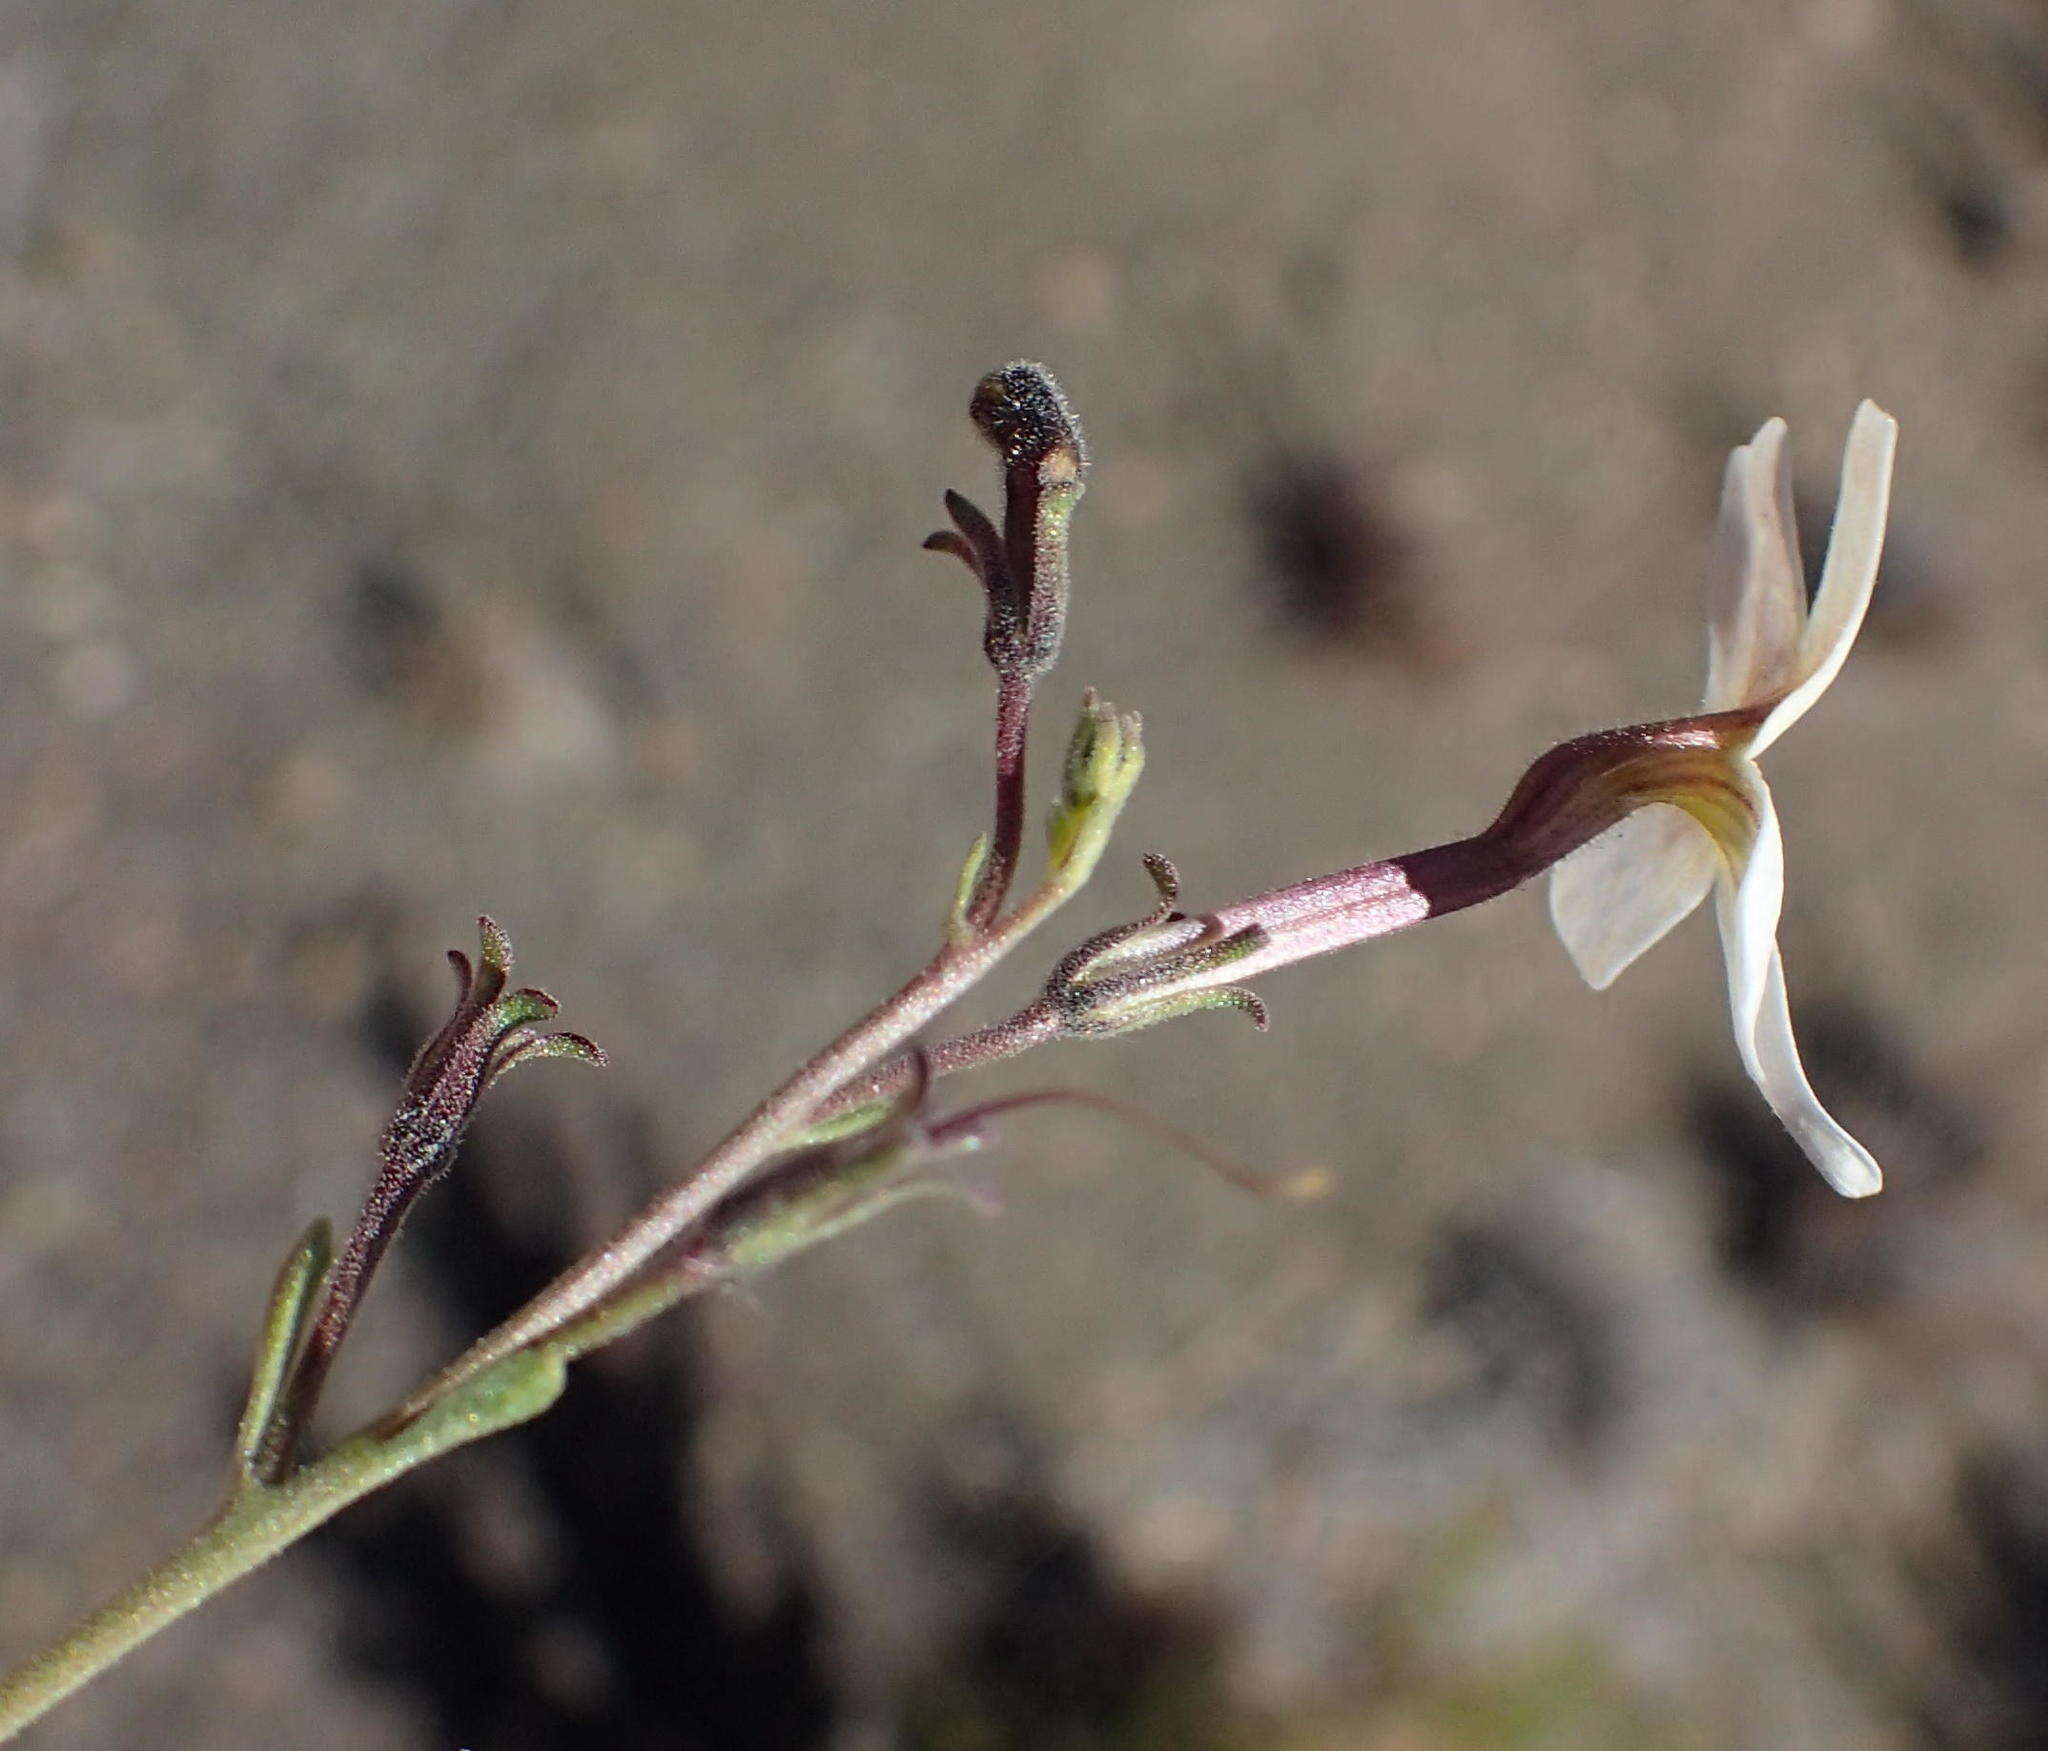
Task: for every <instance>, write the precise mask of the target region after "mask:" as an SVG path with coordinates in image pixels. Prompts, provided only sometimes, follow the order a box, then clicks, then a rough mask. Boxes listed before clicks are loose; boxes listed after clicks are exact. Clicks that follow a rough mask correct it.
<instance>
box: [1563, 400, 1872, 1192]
mask: <svg viewBox="0 0 2048 1751" xmlns="http://www.w3.org/2000/svg"><path fill="white" fill-rule="evenodd" d="M1897 439H1898V425H1897V422H1896V421H1894V420H1893V419H1892V418H1891V416H1890V415H1889V414H1886V413H1884V412H1882V411H1881V410H1880V409H1878V408H1877V407H1876V406H1875V405H1873V404H1872V403H1870V402H1868V401H1866V402H1864V403H1863V405H1862V406H1861V407H1859V408H1858V409H1857V410H1856V418H1855V421H1854V422H1853V423H1852V424H1851V426H1850V428H1849V441H1848V445H1847V447H1846V449H1845V450H1844V451H1843V455H1842V484H1841V492H1840V496H1839V497H1838V498H1837V499H1836V501H1835V526H1834V533H1833V535H1832V537H1831V538H1830V540H1829V543H1828V556H1827V564H1826V566H1825V567H1824V568H1823V570H1822V572H1821V580H1820V588H1819V589H1818V590H1817V591H1816V592H1815V594H1814V598H1813V604H1812V607H1811V608H1810V609H1809V607H1808V606H1807V599H1806V586H1805V581H1804V574H1803V572H1802V569H1801V566H1800V561H1799V548H1798V543H1797V539H1796V535H1795V532H1794V528H1793V522H1792V488H1791V478H1790V474H1789V472H1788V470H1787V465H1786V459H1785V422H1784V421H1783V420H1776V419H1774V420H1772V421H1770V422H1769V423H1768V424H1767V425H1765V426H1764V428H1763V429H1762V430H1761V431H1760V432H1758V433H1757V435H1756V436H1755V438H1753V439H1752V440H1751V441H1750V442H1749V443H1748V444H1745V445H1744V446H1743V447H1742V448H1741V449H1739V450H1737V451H1736V452H1735V453H1734V454H1733V455H1732V456H1730V457H1729V459H1728V472H1727V476H1726V479H1725V483H1724V485H1723V488H1722V494H1721V521H1720V532H1719V544H1718V551H1717V553H1716V556H1715V562H1714V573H1713V604H1712V620H1711V628H1710V635H1709V655H1708V666H1707V690H1706V698H1705V700H1704V702H1703V710H1704V711H1706V712H1708V713H1714V714H1734V715H1736V716H1737V717H1738V718H1739V717H1740V716H1741V715H1745V714H1746V715H1749V716H1753V717H1754V719H1755V724H1754V728H1753V729H1750V728H1748V727H1747V726H1746V725H1740V724H1738V733H1736V734H1733V735H1730V736H1728V737H1726V738H1725V742H1724V754H1723V756H1722V758H1723V759H1724V760H1725V770H1724V771H1723V772H1722V773H1721V774H1719V777H1720V778H1721V779H1723V780H1725V781H1726V782H1725V783H1723V784H1719V785H1715V786H1703V787H1702V788H1701V790H1700V792H1699V794H1698V795H1696V796H1694V797H1690V798H1688V797H1676V798H1674V799H1673V801H1670V802H1658V803H1651V804H1649V805H1647V806H1645V807H1643V808H1640V809H1638V810H1636V812H1634V813H1633V814H1631V815H1629V817H1628V818H1627V819H1626V820H1624V821H1622V822H1621V824H1620V825H1618V826H1616V827H1612V828H1610V829H1608V830H1607V831H1606V832H1605V833H1603V834H1601V835H1600V837H1599V838H1597V839H1595V840H1593V841H1592V842H1591V843H1590V844H1588V845H1586V846H1585V847H1584V848H1583V849H1581V850H1579V851H1577V852H1575V853H1573V855H1571V856H1570V857H1568V858H1566V859H1565V860H1564V861H1563V862H1562V863H1560V864H1558V865H1557V867H1556V868H1555V869H1554V870H1553V871H1552V873H1551V885H1550V914H1551V918H1552V920H1553V921H1554V922H1555V923H1556V925H1557V932H1558V935H1559V936H1560V937H1562V938H1563V939H1564V945H1565V947H1566V948H1567V949H1568V950H1569V951H1570V953H1571V956H1572V959H1573V960H1574V961H1575V962H1576V963H1577V965H1578V968H1579V971H1580V972H1581V973H1582V974H1583V975H1584V976H1585V978H1586V981H1587V983H1588V984H1590V985H1592V986H1593V987H1594V988H1595V989H1596V990H1597V989H1604V988H1605V987H1606V986H1607V985H1608V984H1609V983H1611V982H1612V981H1613V979H1614V978H1615V976H1616V975H1617V974H1619V973H1620V972H1621V970H1622V969H1623V968H1624V967H1626V966H1627V965H1628V964H1629V963H1630V962H1631V961H1633V960H1634V959H1635V958H1636V956H1638V955H1639V954H1641V953H1642V952H1643V950H1645V949H1646V948H1648V947H1649V946H1650V945H1651V944H1652V943H1653V942H1655V941H1656V940H1657V939H1658V938H1659V937H1661V936H1663V935H1664V933H1665V932H1666V931H1668V930H1669V929H1670V928H1671V927H1672V926H1673V925H1674V924H1676V923H1677V922H1678V921H1679V920H1680V919H1681V918H1684V917H1685V916H1686V915H1687V914H1688V913H1690V912H1691V911H1692V910H1693V908H1694V907H1695V906H1697V905H1698V904H1699V903H1700V901H1701V900H1702V899H1704V898H1705V897H1706V893H1707V889H1708V888H1709V887H1715V888H1716V889H1717V892H1716V902H1717V911H1718V913H1719V917H1720V922H1721V947H1722V953H1723V955H1724V956H1725V957H1726V960H1727V964H1728V1003H1729V1008H1730V1009H1731V1011H1732V1012H1733V1016H1734V1022H1735V1043H1736V1046H1737V1048H1738V1049H1739V1050H1740V1051H1741V1053H1742V1062H1743V1066H1744V1068H1745V1069H1747V1070H1748V1072H1749V1075H1750V1079H1751V1080H1752V1081H1754V1082H1755V1083H1756V1085H1757V1087H1758V1088H1759V1089H1760V1090H1762V1092H1763V1096H1764V1098H1765V1099H1766V1100H1767V1101H1769V1102H1770V1105H1771V1110H1772V1111H1773V1112H1775V1113H1776V1114H1777V1115H1778V1117H1779V1118H1780V1119H1781V1120H1783V1121H1784V1123H1785V1126H1786V1128H1787V1129H1788V1130H1789V1131H1790V1132H1791V1133H1792V1135H1793V1137H1794V1138H1795V1139H1797V1141H1798V1143H1799V1146H1800V1147H1801V1148H1802V1149H1804V1150H1805V1151H1806V1153H1807V1155H1808V1156H1809V1157H1810V1158H1811V1160H1812V1161H1813V1164H1814V1165H1815V1166H1816V1167H1818V1168H1819V1169H1820V1171H1821V1173H1822V1174H1823V1175H1824V1176H1825V1177H1826V1179H1827V1182H1828V1184H1829V1185H1831V1186H1833V1187H1834V1188H1835V1190H1836V1191H1838V1192H1840V1193H1842V1194H1843V1195H1844V1196H1845V1197H1851V1198H1860V1197H1866V1196H1868V1195H1869V1194H1870V1193H1872V1192H1874V1191H1876V1190H1877V1189H1878V1188H1879V1186H1881V1185H1882V1184H1883V1176H1882V1175H1881V1174H1880V1173H1879V1171H1878V1166H1877V1163H1876V1162H1875V1161H1874V1160H1872V1159H1871V1156H1870V1153H1869V1151H1868V1150H1866V1149H1865V1148H1864V1147H1863V1146H1862V1144H1860V1143H1858V1142H1857V1141H1856V1139H1855V1138H1853V1137H1851V1136H1850V1135H1849V1133H1848V1132H1847V1131H1845V1130H1843V1129H1842V1127H1841V1126H1840V1125H1838V1124H1836V1123H1835V1121H1834V1120H1833V1119H1832V1118H1831V1117H1830V1116H1829V1115H1828V1112H1827V1110H1826V1109H1825V1108H1824V1107H1823V1106H1822V1105H1821V1104H1820V1101H1819V1100H1818V1099H1817V1098H1816V1097H1815V1095H1814V1092H1813V1089H1812V1088H1811V1086H1809V1084H1808V1083H1807V1080H1806V1072H1805V1070H1804V1069H1803V1068H1802V1067H1801V1065H1800V1062H1799V1048H1798V1046H1797V1045H1796V1044H1795V1043H1794V1041H1793V1038H1792V1018H1791V1013H1790V1010H1789V1009H1788V1007H1787V1004H1786V999H1785V971H1784V964H1783V962H1782V961H1781V959H1780V957H1779V954H1778V940H1777V938H1778V913H1779V909H1780V907H1781V905H1782V904H1783V901H1784V896H1785V849H1784V841H1783V839H1782V838H1781V836H1780V834H1779V831H1778V816H1777V811H1776V809H1775V808H1774V807H1773V806H1772V803H1771V793H1770V789H1769V787H1768V786H1767V785H1766V784H1765V783H1764V779H1763V774H1762V773H1761V772H1760V771H1758V770H1757V766H1756V757H1757V756H1758V755H1760V754H1761V753H1762V752H1763V751H1764V750H1765V749H1766V748H1768V747H1769V746H1770V745H1771V744H1772V743H1773V742H1775V741H1776V740H1777V739H1778V738H1779V736H1781V735H1783V734H1784V733H1785V731H1786V730H1788V729H1790V728H1791V726H1792V725H1793V724H1794V723H1796V722H1798V720H1799V719H1800V718H1801V717H1803V716H1804V715H1805V714H1806V712H1807V710H1808V708H1809V707H1811V706H1812V704H1813V702H1814V701H1815V700H1816V699H1817V698H1819V697H1820V695H1821V693H1822V692H1823V691H1824V690H1825V689H1826V687H1827V685H1828V683H1829V682H1831V681H1832V680H1834V678H1835V675H1836V672H1837V671H1838V670H1839V669H1840V668H1841V666H1842V661H1843V659H1844V658H1845V657H1846V656H1847V655H1848V654H1849V646H1850V645H1851V644H1853V643H1854V642H1855V638H1856V632H1857V629H1858V628H1859V627H1860V626H1861V625H1862V623H1863V614H1864V610H1865V609H1866V608H1867V607H1868V606H1869V603H1870V592H1871V588H1872V586H1873V585H1874V584H1875V583H1876V581H1877V562H1878V554H1879V551H1880V549H1881V548H1882V546H1883V544H1884V526H1885V511H1886V506H1887V503H1888V501H1889V498H1890V493H1891V473H1892V453H1893V449H1894V447H1895V445H1896V443H1897ZM1731 795H1733V796H1734V797H1736V798H1739V799H1740V802H1741V803H1742V804H1743V805H1745V806H1742V807H1736V808H1730V807H1729V806H1727V804H1728V799H1729V797H1730V796H1731Z"/></svg>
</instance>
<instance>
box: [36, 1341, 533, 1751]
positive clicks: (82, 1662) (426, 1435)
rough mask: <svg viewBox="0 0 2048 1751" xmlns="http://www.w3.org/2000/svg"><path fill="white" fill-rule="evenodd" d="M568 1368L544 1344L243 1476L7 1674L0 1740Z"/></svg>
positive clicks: (483, 1429) (528, 1413) (510, 1418)
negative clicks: (390, 1430) (390, 1420)
mask: <svg viewBox="0 0 2048 1751" xmlns="http://www.w3.org/2000/svg"><path fill="white" fill-rule="evenodd" d="M566 1368H567V1363H566V1361H565V1359H564V1357H562V1356H561V1355H558V1354H555V1353H553V1352H551V1351H547V1350H535V1351H527V1352H524V1353H522V1354H520V1355H516V1356H508V1357H506V1358H504V1359H503V1360H502V1361H500V1362H498V1363H497V1364H495V1365H494V1366H493V1367H491V1368H490V1369H489V1370H488V1371H486V1372H483V1373H479V1374H477V1375H475V1376H474V1377H472V1378H471V1379H469V1380H468V1381H467V1382H465V1383H464V1384H463V1385H461V1386H460V1387H458V1388H456V1389H454V1390H453V1391H451V1392H450V1393H448V1394H447V1396H445V1397H444V1398H441V1399H440V1400H438V1401H437V1402H436V1403H435V1404H434V1405H432V1406H431V1407H429V1408H428V1409H427V1410H426V1411H425V1412H424V1413H423V1414H422V1415H420V1416H419V1417H417V1418H415V1419H414V1420H413V1421H412V1422H410V1423H409V1424H407V1425H406V1426H405V1427H404V1428H403V1429H402V1430H400V1431H399V1432H398V1433H396V1434H394V1435H388V1436H387V1435H385V1434H383V1433H382V1432H380V1431H378V1430H374V1429H372V1430H367V1431H365V1432H363V1433H362V1434H359V1435H356V1436H354V1437H352V1438H351V1439H349V1440H347V1441H345V1442H343V1443H342V1444H341V1445H340V1446H339V1447H337V1448H335V1449H334V1451H333V1452H331V1453H329V1454H327V1455H326V1456H325V1457H323V1458H321V1459H319V1460H318V1461H316V1462H314V1463H313V1464H310V1465H308V1466H306V1467H304V1468H303V1469H302V1470H299V1471H296V1472H294V1473H293V1474H292V1475H291V1476H290V1477H288V1478H287V1479H285V1480H284V1481H283V1482H282V1483H278V1484H265V1483H259V1482H256V1481H253V1480H252V1479H250V1478H248V1477H247V1476H246V1475H239V1476H238V1481H237V1484H236V1487H235V1488H234V1489H233V1490H231V1491H230V1493H229V1496H228V1499H227V1501H226V1503H225V1504H224V1505H223V1506H222V1508H221V1510H220V1512H219V1513H218V1514H216V1515H215V1516H214V1517H213V1518H212V1519H211V1520H210V1521H208V1522H207V1523H206V1525H205V1526H203V1527H201V1528H200V1530H199V1531H198V1532H197V1533H195V1534H194V1535H193V1536H192V1538H191V1539H190V1541H189V1542H187V1543H186V1544H185V1545H184V1546H183V1547H182V1548H180V1549H179V1550H177V1551H175V1552H173V1553H172V1554H171V1555H170V1556H169V1557H167V1558H165V1559H164V1561H162V1562H160V1563H158V1564H157V1565H156V1567H155V1568H153V1569H151V1570H149V1571H148V1572H147V1573H146V1574H144V1575H142V1576H141V1577H140V1578H139V1579H137V1580H136V1581H135V1582H134V1583H133V1584H131V1585H130V1586H129V1587H128V1588H127V1590H126V1591H124V1592H123V1593H121V1594H120V1595H119V1597H117V1598H115V1599H113V1600H111V1601H109V1602H108V1603H107V1604H106V1605H103V1606H102V1607H100V1609H99V1610H97V1611H95V1612H94V1613H93V1614H92V1615H91V1616H90V1617H88V1618H86V1619H85V1620H84V1621H83V1622H82V1623H80V1624H79V1625H78V1626H77V1627H76V1628H75V1629H73V1630H71V1631H70V1632H69V1633H68V1634H66V1635H64V1636H62V1637H60V1638H59V1639H58V1640H57V1641H55V1642H52V1643H51V1644H50V1646H49V1647H47V1648H45V1649H44V1650H43V1651H42V1652H41V1653H39V1654H37V1655H35V1656H34V1657H33V1658H31V1659H29V1660H28V1661H26V1662H25V1663H24V1664H22V1665H21V1666H18V1667H17V1668H16V1669H15V1670H14V1671H13V1672H11V1673H9V1674H8V1675H7V1677H6V1678H4V1679H0V1741H5V1740H8V1739H11V1738H13V1737H14V1736H15V1734H17V1733H19V1732H20V1731H21V1729H22V1728H24V1727H26V1726H28V1725H29V1724H30V1723H31V1722H34V1721H36V1720H39V1719H40V1718H41V1717H42V1716H43V1715H44V1714H46V1713H48V1712H49V1710H51V1709H53V1708H55V1707H56V1706H57V1704H58V1703H60V1702H62V1701H63V1700H64V1699H65V1698H66V1697H67V1696H69V1695H70V1694H71V1693H72V1692H73V1691H74V1690H77V1689H78V1688H79V1687H80V1686H81V1685H83V1684H85V1683H87V1682H89V1681H90V1680H91V1679H93V1678H95V1677H97V1676H98V1675H99V1674H100V1673H101V1672H103V1671H105V1670H106V1669H107V1667H109V1666H111V1665H112V1664H113V1663H114V1662H115V1661H116V1660H118V1659H120V1658H121V1656H122V1655H123V1654H125V1653H127V1652H128V1651H129V1650H130V1649H131V1648H134V1647H135V1646H137V1645H138V1644H139V1643H141V1642H145V1641H147V1640H148V1639H149V1638H150V1637H151V1636H153V1635H156V1634H157V1633H158V1632H159V1631H161V1630H163V1629H165V1628H167V1627H168V1626H169V1625H170V1624H172V1623H174V1622H176V1621H177V1620H178V1619H179V1618H181V1617H183V1616H184V1615H185V1613H186V1612H188V1611H190V1610H192V1609H193V1607H195V1606H197V1605H200V1604H202V1603H204V1602H205V1601H206V1600H207V1599H209V1598H211V1597H212V1596H213V1595H214V1594H215V1593H218V1592H219V1591H220V1590H221V1589H222V1588H223V1587H225V1586H227V1585H228V1584H229V1583H230V1582H232V1581H237V1580H239V1579H241V1577H242V1576H244V1575H246V1574H248V1573H249V1572H250V1571H251V1570H253V1569H256V1568H260V1567H261V1566H262V1565H263V1564H264V1563H266V1562H268V1561H269V1560H270V1559H271V1558H272V1557H274V1556H276V1555H277V1554H278V1552H279V1551H281V1550H284V1549H286V1548H287V1547H288V1546H290V1545H292V1544H295V1543H296V1542H297V1541H298V1540H299V1539H301V1538H303V1537H305V1535H306V1534H307V1533H309V1532H311V1531H312V1530H313V1528H314V1527H316V1526H318V1525H320V1524H321V1523H322V1522H323V1521H326V1520H328V1519H331V1518H332V1517H333V1516H334V1515H336V1514H338V1513H339V1512H340V1511H341V1510H342V1509H343V1508H346V1507H347V1506H348V1505H349V1504H350V1503H352V1502H355V1501H359V1500H360V1499H361V1498H362V1497H364V1496H366V1495H368V1494H370V1493H371V1491H373V1490H378V1489H382V1488H383V1487H384V1485H386V1484H388V1483H390V1482H391V1481H392V1480H393V1479H394V1478H397V1477H400V1476H403V1475H404V1474H405V1473H406V1472H408V1471H411V1470H412V1469H413V1468H414V1467H415V1466H420V1465H424V1464H426V1463H427V1461H429V1460H430V1459H438V1458H439V1457H440V1456H441V1455H442V1454H444V1453H447V1452H450V1451H452V1450H453V1449H455V1448H457V1447H462V1446H466V1445H467V1444H468V1443H469V1442H471V1441H479V1440H482V1439H483V1437H484V1436H486V1435H494V1434H496V1433H498V1432H499V1431H500V1430H501V1429H509V1428H511V1427H513V1426H514V1425H515V1424H518V1423H523V1422H525V1421H527V1420H528V1419H529V1418H532V1417H537V1416H539V1415H540V1413H541V1412H542V1411H544V1410H546V1409H547V1408H548V1407H549V1406H550V1405H552V1404H553V1403H554V1402H555V1400H556V1398H558V1397H559V1396H560V1395H561V1391H562V1385H563V1381H564V1377H565V1372H566Z"/></svg>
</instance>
